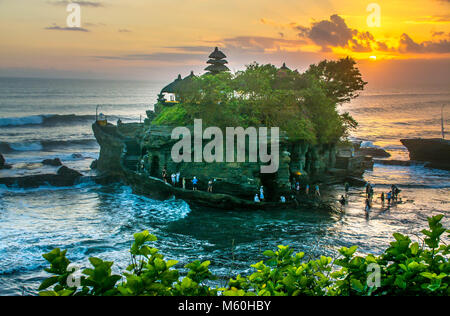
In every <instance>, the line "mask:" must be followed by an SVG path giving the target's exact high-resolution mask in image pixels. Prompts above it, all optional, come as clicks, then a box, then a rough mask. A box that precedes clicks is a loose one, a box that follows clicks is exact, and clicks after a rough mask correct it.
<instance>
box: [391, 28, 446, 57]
mask: <svg viewBox="0 0 450 316" xmlns="http://www.w3.org/2000/svg"><path fill="white" fill-rule="evenodd" d="M398 49H399V51H400V52H401V53H419V54H423V53H436V54H448V53H450V41H449V40H448V39H443V40H439V41H425V42H422V43H416V42H415V41H414V40H413V39H412V38H411V37H410V36H409V35H408V34H406V33H403V34H402V36H401V37H400V41H399V48H398Z"/></svg>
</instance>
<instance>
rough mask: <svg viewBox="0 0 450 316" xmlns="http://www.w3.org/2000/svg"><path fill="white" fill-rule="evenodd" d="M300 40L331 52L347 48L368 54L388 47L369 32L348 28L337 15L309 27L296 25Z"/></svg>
mask: <svg viewBox="0 0 450 316" xmlns="http://www.w3.org/2000/svg"><path fill="white" fill-rule="evenodd" d="M294 28H295V29H296V30H297V31H299V33H298V35H299V36H300V37H301V38H307V39H309V40H311V41H312V42H313V43H314V44H316V45H319V46H321V47H322V51H331V48H332V47H344V48H349V49H350V50H352V51H354V52H370V51H372V49H373V48H374V47H383V48H384V49H385V50H388V47H387V45H386V44H385V43H383V42H377V41H376V40H375V38H374V37H373V35H372V34H371V33H370V32H360V31H358V30H356V29H352V28H350V27H349V26H348V25H347V23H346V22H345V20H344V19H343V18H342V17H340V16H339V15H337V14H334V15H332V16H330V19H329V20H322V21H319V22H313V23H312V24H311V26H310V27H306V26H301V25H300V26H299V25H296V26H294Z"/></svg>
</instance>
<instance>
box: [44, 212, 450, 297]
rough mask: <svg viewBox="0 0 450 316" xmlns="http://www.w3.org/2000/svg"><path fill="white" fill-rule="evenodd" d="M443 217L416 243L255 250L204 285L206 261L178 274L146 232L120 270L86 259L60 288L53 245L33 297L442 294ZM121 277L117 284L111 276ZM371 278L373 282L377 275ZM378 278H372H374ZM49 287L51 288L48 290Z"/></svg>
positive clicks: (62, 270) (398, 239) (61, 260)
mask: <svg viewBox="0 0 450 316" xmlns="http://www.w3.org/2000/svg"><path fill="white" fill-rule="evenodd" d="M442 218H443V215H438V216H435V217H432V218H429V220H428V222H429V229H428V230H423V231H422V233H423V234H424V235H425V238H424V240H423V242H422V245H420V244H419V243H418V242H412V241H411V239H410V238H409V237H408V236H404V235H402V234H399V233H396V234H394V238H395V241H393V242H392V243H391V244H390V247H389V248H388V249H387V250H386V251H385V252H384V253H382V254H381V255H380V256H374V255H370V254H369V255H367V256H358V255H355V254H356V252H357V247H356V246H353V247H350V248H346V247H343V248H341V249H340V250H339V257H337V258H334V259H333V258H331V257H324V256H321V257H320V258H318V259H315V260H305V254H304V253H294V251H293V250H292V249H291V248H290V247H288V246H278V248H277V249H276V250H275V251H272V250H267V251H265V252H264V253H263V255H264V256H265V257H267V259H265V260H263V261H261V262H258V263H256V264H254V265H252V266H251V267H252V268H253V269H254V270H255V272H254V273H252V274H251V275H249V276H241V275H238V276H236V277H235V278H232V279H230V280H229V282H228V284H227V286H226V287H223V288H211V287H210V286H208V285H207V284H206V283H205V282H206V281H207V280H214V279H215V277H214V276H213V274H212V273H211V272H210V271H209V265H210V262H209V261H205V262H200V261H194V262H192V263H189V264H187V265H186V266H185V267H184V268H185V269H187V272H185V276H184V277H181V276H180V275H181V274H180V272H179V271H178V270H176V269H174V267H175V266H176V265H177V264H178V262H177V261H175V260H168V261H166V260H165V259H164V256H163V255H161V254H160V253H159V251H158V249H156V248H153V247H151V246H150V243H152V242H155V241H156V237H155V236H153V235H151V234H150V233H149V232H148V231H144V232H142V233H137V234H135V235H134V243H133V244H132V246H131V249H130V254H131V264H130V265H129V266H128V267H127V269H126V271H125V272H123V273H122V275H120V276H119V275H113V274H112V273H111V267H112V265H113V263H112V262H107V261H103V260H101V259H98V258H90V259H89V262H90V263H91V265H92V266H93V268H88V269H84V270H83V271H82V273H83V275H84V276H85V277H83V278H82V279H81V280H80V286H76V285H75V286H72V287H70V286H68V285H67V283H68V282H67V279H68V278H69V277H71V273H72V271H69V269H68V267H69V265H70V261H69V260H68V259H67V258H66V252H65V251H61V250H60V249H55V250H53V251H51V252H49V253H47V254H44V255H43V257H44V258H45V259H46V260H47V261H48V262H49V263H50V268H47V269H45V271H47V272H48V273H50V274H51V276H50V277H49V278H48V279H46V280H44V281H43V282H42V284H41V286H40V287H39V291H40V293H39V294H40V295H41V296H81V295H83V296H84V295H85V296H93V295H96V296H98V295H102V296H135V295H150V296H158V295H166V296H172V295H176V296H217V295H223V296H300V295H302V296H337V295H340V296H342V295H343V296H350V295H358V296H373V295H376V296H382V295H393V296H395V295H414V296H417V295H429V296H434V295H436V296H448V295H449V294H450V293H449V291H450V290H449V287H448V284H449V273H450V265H449V262H448V255H449V246H447V245H445V244H444V243H443V242H441V237H442V235H443V234H444V233H445V232H447V233H448V232H450V231H448V230H446V229H445V228H444V227H443V225H442V223H441V221H442ZM120 280H122V281H121V282H119V281H120ZM377 280H378V281H377ZM377 282H379V284H377ZM49 288H51V290H48V289H49Z"/></svg>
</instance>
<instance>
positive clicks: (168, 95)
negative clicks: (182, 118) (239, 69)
mask: <svg viewBox="0 0 450 316" xmlns="http://www.w3.org/2000/svg"><path fill="white" fill-rule="evenodd" d="M225 58H227V56H225V54H224V53H223V52H222V51H220V50H219V48H218V47H216V48H215V49H214V51H213V52H212V53H211V55H209V60H208V61H207V62H206V63H207V64H209V66H208V67H206V68H205V70H206V71H207V72H206V73H205V74H212V75H216V74H218V73H221V72H225V71H230V69H228V67H227V66H225V64H228V61H226V59H225ZM195 77H196V76H195V74H194V72H193V71H191V74H190V75H189V76H187V77H185V78H182V77H181V74H180V75H178V77H177V79H175V80H174V81H173V82H172V83H170V84H168V85H167V86H165V87H164V88H163V89H162V90H161V93H160V94H159V95H158V102H159V103H161V104H163V105H165V106H171V105H174V104H177V103H179V101H178V94H179V91H180V89H182V87H183V85H184V84H186V83H188V82H189V80H192V78H195Z"/></svg>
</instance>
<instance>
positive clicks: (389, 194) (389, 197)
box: [387, 191, 392, 205]
mask: <svg viewBox="0 0 450 316" xmlns="http://www.w3.org/2000/svg"><path fill="white" fill-rule="evenodd" d="M387 200H388V205H391V200H392V192H391V191H389V192H388V194H387Z"/></svg>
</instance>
